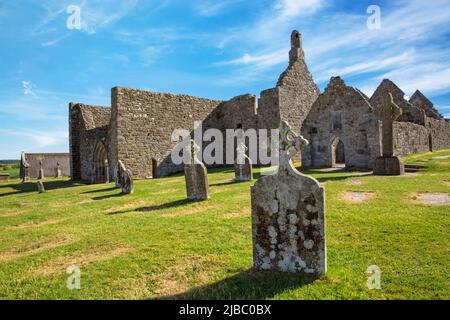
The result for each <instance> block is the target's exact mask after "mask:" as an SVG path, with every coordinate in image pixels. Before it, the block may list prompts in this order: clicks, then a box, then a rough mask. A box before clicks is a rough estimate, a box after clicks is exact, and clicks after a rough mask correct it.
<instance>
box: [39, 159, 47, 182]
mask: <svg viewBox="0 0 450 320" xmlns="http://www.w3.org/2000/svg"><path fill="white" fill-rule="evenodd" d="M44 178H45V175H44V167H43V166H42V160H39V173H38V180H41V179H44Z"/></svg>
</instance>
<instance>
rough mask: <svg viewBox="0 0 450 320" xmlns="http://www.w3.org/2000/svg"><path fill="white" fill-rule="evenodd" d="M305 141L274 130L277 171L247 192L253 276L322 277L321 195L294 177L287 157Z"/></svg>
mask: <svg viewBox="0 0 450 320" xmlns="http://www.w3.org/2000/svg"><path fill="white" fill-rule="evenodd" d="M307 145H308V141H307V140H305V139H303V137H301V136H300V137H299V136H297V135H296V134H295V133H294V132H292V130H291V127H290V126H289V125H288V124H287V123H286V122H284V121H283V122H282V123H281V126H280V149H279V150H280V154H279V158H280V160H279V162H280V163H279V168H278V171H277V173H276V174H274V175H271V176H265V177H262V178H260V179H259V180H258V181H257V182H256V184H255V186H254V187H252V190H251V202H252V228H253V264H254V267H255V269H257V270H274V271H283V272H304V273H307V274H311V275H316V276H318V275H322V274H325V272H326V268H327V263H326V246H325V192H324V189H323V188H321V187H320V185H319V182H318V181H317V180H316V179H314V178H311V177H308V176H306V175H303V174H301V173H300V172H298V171H297V170H296V169H295V168H294V166H293V164H292V160H291V159H292V157H293V156H294V155H295V154H296V153H298V152H300V151H301V150H302V149H303V148H305V147H306V146H307Z"/></svg>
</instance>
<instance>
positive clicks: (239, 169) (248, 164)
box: [234, 143, 253, 181]
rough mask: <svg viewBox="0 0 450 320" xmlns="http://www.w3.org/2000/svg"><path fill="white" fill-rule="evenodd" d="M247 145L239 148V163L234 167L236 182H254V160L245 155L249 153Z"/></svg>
mask: <svg viewBox="0 0 450 320" xmlns="http://www.w3.org/2000/svg"><path fill="white" fill-rule="evenodd" d="M247 149H248V148H247V147H246V146H245V144H243V143H241V144H240V145H239V146H238V147H237V149H236V150H237V161H236V164H235V165H234V176H235V180H236V181H251V180H253V171H252V160H251V159H250V158H249V157H248V156H247V155H246V154H245V152H246V151H247Z"/></svg>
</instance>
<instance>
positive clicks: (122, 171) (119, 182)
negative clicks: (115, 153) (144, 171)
mask: <svg viewBox="0 0 450 320" xmlns="http://www.w3.org/2000/svg"><path fill="white" fill-rule="evenodd" d="M116 186H117V187H118V188H121V189H122V193H124V194H132V193H133V192H134V182H133V173H132V172H131V170H129V169H127V168H126V167H125V165H124V164H123V162H122V161H121V160H119V161H118V166H117V173H116Z"/></svg>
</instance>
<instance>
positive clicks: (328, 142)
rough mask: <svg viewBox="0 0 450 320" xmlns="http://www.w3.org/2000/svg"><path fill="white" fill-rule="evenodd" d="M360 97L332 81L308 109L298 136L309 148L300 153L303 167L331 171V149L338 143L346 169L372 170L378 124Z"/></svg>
mask: <svg viewBox="0 0 450 320" xmlns="http://www.w3.org/2000/svg"><path fill="white" fill-rule="evenodd" d="M372 111H373V109H372V107H371V106H370V104H369V102H368V101H367V100H366V98H365V97H364V95H363V94H361V92H359V91H358V90H356V89H354V88H352V87H348V86H346V85H345V83H344V81H343V80H342V79H341V78H339V77H335V78H332V79H331V81H330V83H329V84H328V87H327V88H326V89H325V92H324V93H322V94H321V95H320V96H319V98H318V99H317V100H316V102H315V103H314V104H313V106H312V108H311V112H310V113H309V115H308V117H307V118H306V120H305V122H304V123H303V127H302V135H303V137H305V138H306V139H307V140H308V141H309V142H310V144H309V146H308V147H307V148H305V149H304V150H303V152H302V165H303V166H304V167H332V166H333V165H334V160H333V159H334V155H333V152H334V151H333V147H334V146H336V145H337V143H336V142H337V141H339V140H340V141H342V143H343V144H344V148H345V163H346V166H348V167H362V168H372V166H373V163H374V161H375V159H376V158H377V157H379V156H380V155H381V151H380V131H379V130H380V127H379V122H378V121H377V120H376V119H375V117H374V116H373V113H372Z"/></svg>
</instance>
